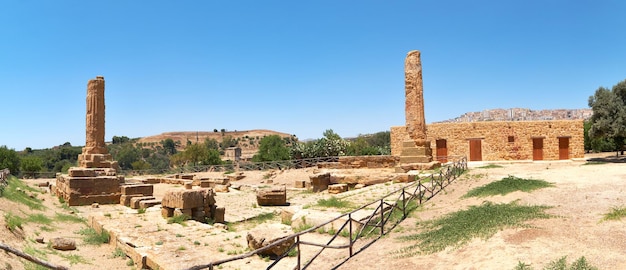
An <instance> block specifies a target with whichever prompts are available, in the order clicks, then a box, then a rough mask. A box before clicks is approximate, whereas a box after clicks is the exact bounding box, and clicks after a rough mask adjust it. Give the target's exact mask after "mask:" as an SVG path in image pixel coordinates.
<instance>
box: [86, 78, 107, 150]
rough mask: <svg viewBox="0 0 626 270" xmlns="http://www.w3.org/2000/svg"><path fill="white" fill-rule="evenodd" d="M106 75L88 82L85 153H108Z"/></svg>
mask: <svg viewBox="0 0 626 270" xmlns="http://www.w3.org/2000/svg"><path fill="white" fill-rule="evenodd" d="M104 109H105V108H104V77H102V76H97V77H96V79H93V80H89V82H88V83H87V125H86V133H87V138H86V143H85V148H83V154H106V153H107V152H108V151H107V148H106V144H105V143H104Z"/></svg>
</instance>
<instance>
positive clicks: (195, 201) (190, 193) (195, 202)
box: [161, 189, 206, 209]
mask: <svg viewBox="0 0 626 270" xmlns="http://www.w3.org/2000/svg"><path fill="white" fill-rule="evenodd" d="M205 196H206V192H205V191H204V190H201V189H185V190H169V191H167V192H166V193H165V195H164V196H163V200H162V201H161V204H162V205H163V206H165V207H170V208H180V209H191V208H197V207H202V206H204V198H205Z"/></svg>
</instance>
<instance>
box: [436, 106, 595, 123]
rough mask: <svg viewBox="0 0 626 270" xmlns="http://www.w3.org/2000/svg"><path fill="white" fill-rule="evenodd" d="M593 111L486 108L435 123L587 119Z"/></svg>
mask: <svg viewBox="0 0 626 270" xmlns="http://www.w3.org/2000/svg"><path fill="white" fill-rule="evenodd" d="M592 114H593V111H592V110H591V108H588V109H551V110H531V109H528V108H509V109H488V110H483V111H480V112H467V113H464V114H462V115H461V116H459V117H456V118H453V119H449V120H445V121H440V122H437V123H458V122H480V121H540V120H576V119H589V118H590V117H591V115H592Z"/></svg>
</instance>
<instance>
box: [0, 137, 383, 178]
mask: <svg viewBox="0 0 626 270" xmlns="http://www.w3.org/2000/svg"><path fill="white" fill-rule="evenodd" d="M138 140H139V139H138V138H133V139H131V138H128V137H126V136H113V138H112V141H111V143H110V144H108V145H107V148H108V151H109V153H110V154H111V155H112V156H113V159H114V160H116V161H117V162H118V164H119V166H120V169H122V170H139V171H149V172H152V173H163V172H167V171H170V170H174V169H177V168H182V167H188V166H205V165H223V164H228V163H230V162H232V161H230V160H222V156H223V155H224V154H225V151H226V150H227V149H228V148H230V147H238V146H239V145H240V144H245V145H250V144H254V145H257V146H258V152H257V153H256V154H255V155H254V156H253V157H252V159H251V161H252V162H267V161H277V160H289V159H303V158H315V157H327V156H344V155H388V154H390V153H391V147H390V144H391V138H390V133H389V131H384V132H378V133H375V134H369V135H359V136H358V137H356V138H353V139H343V138H341V136H339V135H338V134H336V133H335V132H334V131H333V130H331V129H329V130H326V131H325V132H324V133H323V137H322V138H320V139H316V140H312V141H308V142H299V141H298V140H297V138H296V137H295V136H288V137H281V136H279V135H269V136H264V137H262V138H258V137H256V138H247V137H242V138H236V139H235V138H232V137H231V136H224V137H223V138H222V141H221V142H218V141H217V140H215V139H208V138H207V139H205V140H204V142H201V143H200V142H196V143H193V142H191V141H189V140H187V142H185V144H184V146H183V143H182V142H180V141H174V140H172V139H165V140H162V141H160V142H158V143H154V142H153V143H142V142H138ZM179 149H182V150H179ZM81 152H82V147H80V146H72V145H71V144H70V143H69V142H66V143H64V144H62V145H58V146H55V147H52V148H48V149H31V148H30V147H27V148H26V149H24V150H23V151H15V150H14V149H9V148H7V147H6V146H0V167H1V168H8V169H9V170H11V173H12V174H15V175H21V173H23V174H24V175H23V176H29V177H37V176H38V174H41V173H49V174H48V175H47V176H48V177H53V176H54V173H59V172H60V173H67V171H68V169H69V168H70V167H72V166H77V159H78V155H79V154H81Z"/></svg>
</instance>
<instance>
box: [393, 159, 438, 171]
mask: <svg viewBox="0 0 626 270" xmlns="http://www.w3.org/2000/svg"><path fill="white" fill-rule="evenodd" d="M439 167H441V163H439V162H438V161H432V162H429V163H407V164H402V165H400V168H402V170H404V172H408V171H415V170H432V169H436V168H439Z"/></svg>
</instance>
